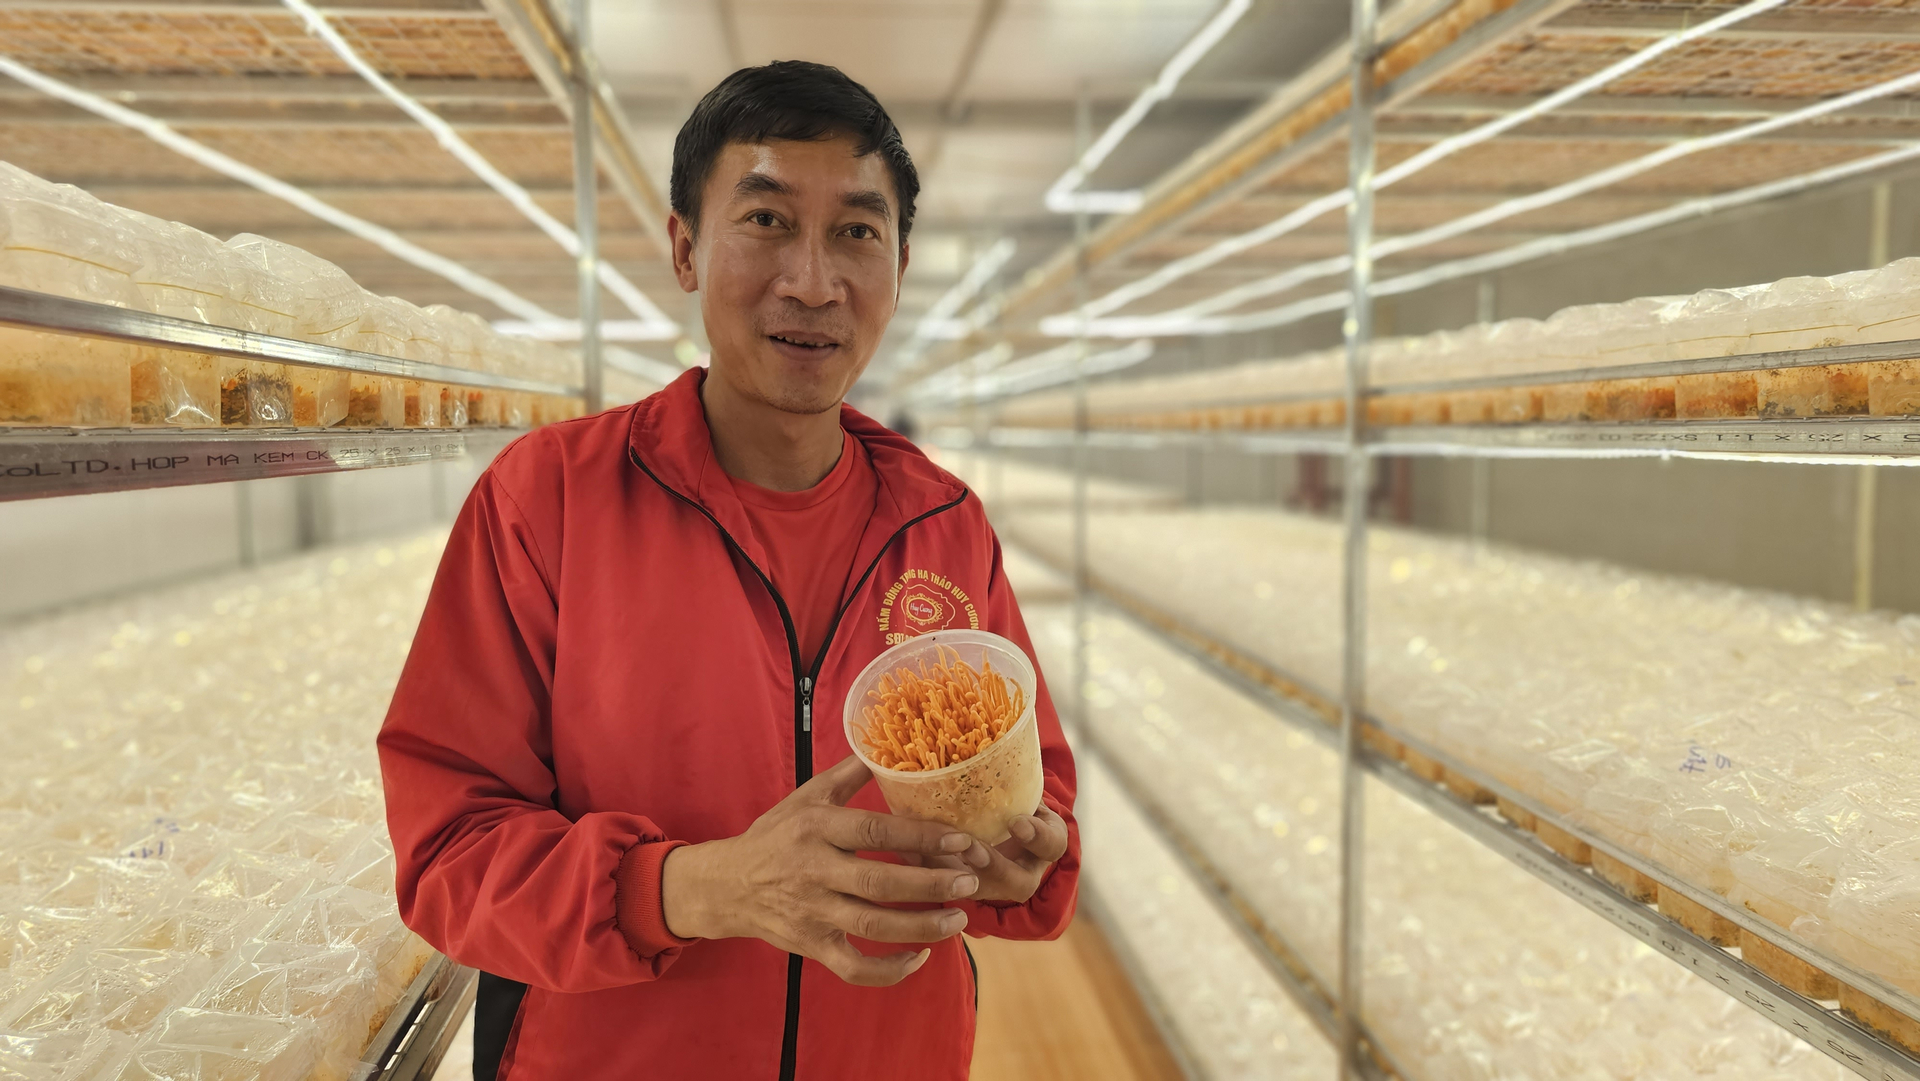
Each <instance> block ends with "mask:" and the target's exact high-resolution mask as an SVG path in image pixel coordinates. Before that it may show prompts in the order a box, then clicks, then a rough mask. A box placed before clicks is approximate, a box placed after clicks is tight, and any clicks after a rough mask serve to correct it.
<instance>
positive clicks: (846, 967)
mask: <svg viewBox="0 0 1920 1081" xmlns="http://www.w3.org/2000/svg"><path fill="white" fill-rule="evenodd" d="M807 956H808V957H811V958H813V959H814V960H816V961H818V962H820V963H821V964H823V965H825V966H827V968H829V969H831V970H832V972H833V974H834V975H836V976H838V977H840V978H841V979H842V980H845V981H846V982H848V983H850V984H854V985H856V986H859V987H891V986H893V985H894V984H896V983H899V982H900V981H901V980H904V979H906V978H907V977H908V976H911V975H913V974H914V973H915V972H918V971H920V966H921V965H924V964H926V963H927V958H929V957H931V956H933V951H932V950H920V951H918V952H914V951H910V950H902V951H901V952H899V953H893V954H888V955H887V956H885V957H868V956H867V955H866V954H864V953H861V952H860V951H859V950H856V949H854V948H853V943H851V942H848V941H847V938H846V936H845V935H840V934H835V935H830V936H828V937H827V938H825V939H823V940H821V941H820V942H817V943H815V944H814V946H813V948H812V949H811V950H809V951H807Z"/></svg>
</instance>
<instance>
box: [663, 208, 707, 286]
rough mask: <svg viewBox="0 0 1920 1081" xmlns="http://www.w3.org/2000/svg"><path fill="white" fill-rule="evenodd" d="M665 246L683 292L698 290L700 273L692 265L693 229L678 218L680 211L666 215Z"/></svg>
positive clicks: (674, 274)
mask: <svg viewBox="0 0 1920 1081" xmlns="http://www.w3.org/2000/svg"><path fill="white" fill-rule="evenodd" d="M667 247H668V248H669V249H671V254H672V256H673V276H674V278H675V279H676V280H677V281H679V283H680V291H681V292H683V293H697V292H699V291H700V274H699V272H698V271H697V270H695V269H694V265H693V230H692V229H689V228H688V227H687V223H686V222H685V221H682V220H681V218H680V212H679V211H677V210H676V211H674V212H673V213H671V214H668V215H667Z"/></svg>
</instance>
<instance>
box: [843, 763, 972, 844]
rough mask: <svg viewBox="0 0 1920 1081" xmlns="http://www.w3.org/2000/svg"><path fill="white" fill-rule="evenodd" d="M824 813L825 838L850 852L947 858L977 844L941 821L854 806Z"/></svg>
mask: <svg viewBox="0 0 1920 1081" xmlns="http://www.w3.org/2000/svg"><path fill="white" fill-rule="evenodd" d="M835 768H836V769H837V768H838V767H835ZM862 768H865V767H862ZM823 811H824V812H825V813H824V814H823V815H822V819H821V828H820V834H821V836H822V837H824V838H825V839H826V842H827V843H828V844H830V845H833V846H834V847H835V848H839V849H843V850H845V851H847V852H918V853H920V854H921V855H923V856H944V855H951V854H953V853H956V852H964V851H966V849H967V847H968V846H969V845H971V844H973V838H971V837H969V836H967V835H966V834H964V833H961V832H960V831H959V830H956V829H954V828H953V827H952V826H943V825H941V824H940V823H938V822H922V821H920V820H919V819H917V818H902V817H900V816H899V815H890V814H880V813H879V812H877V811H862V810H858V809H855V808H852V807H830V808H823Z"/></svg>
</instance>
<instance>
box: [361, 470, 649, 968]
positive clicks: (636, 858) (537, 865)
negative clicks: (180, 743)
mask: <svg viewBox="0 0 1920 1081" xmlns="http://www.w3.org/2000/svg"><path fill="white" fill-rule="evenodd" d="M512 453H513V448H510V449H509V450H508V451H507V452H506V455H510V454H512ZM506 455H503V456H502V457H503V460H504V458H505V457H506ZM499 464H500V463H498V462H496V464H495V467H494V468H493V469H490V470H488V472H487V473H486V474H485V475H483V476H482V477H481V478H480V481H479V483H478V484H477V485H476V486H475V487H474V490H473V493H472V494H471V495H470V496H469V497H468V499H467V503H466V506H465V507H464V508H463V509H462V511H461V513H460V517H459V519H458V521H457V522H456V523H455V525H454V528H453V532H452V535H451V536H450V537H449V538H448V541H447V547H446V552H445V554H444V555H443V556H442V557H441V561H440V569H439V572H438V573H437V574H436V576H435V578H434V582H433V589H432V592H431V593H430V594H429V596H428V599H427V606H426V611H425V613H424V614H423V615H422V616H421V619H420V628H419V630H418V632H417V633H416V634H415V636H414V639H413V645H412V648H411V651H410V652H409V654H408V656H407V663H406V667H405V669H404V670H403V672H402V673H401V676H400V683H399V686H398V687H397V688H396V689H395V691H394V695H393V703H392V705H391V706H390V707H389V709H388V712H387V718H386V723H385V724H384V725H383V726H382V728H381V731H380V740H379V745H380V770H381V776H382V779H383V781H384V783H385V787H386V797H387V825H388V829H389V830H390V831H391V832H392V834H393V847H394V857H395V864H396V877H397V892H398V896H399V902H400V914H401V917H402V919H404V920H405V921H406V924H407V926H408V927H411V928H412V929H413V930H415V931H416V932H418V933H419V934H420V936H421V937H422V938H424V939H426V940H427V941H428V942H429V943H431V944H432V945H433V946H434V947H435V948H436V949H438V950H440V951H441V952H442V953H445V954H446V955H447V956H449V957H451V958H453V959H454V960H456V961H458V962H460V963H461V964H464V965H470V966H473V967H475V968H479V969H481V970H483V971H486V972H490V973H494V974H495V975H499V976H504V977H507V978H508V979H512V980H517V981H520V982H522V983H527V984H531V985H533V986H535V987H540V988H544V989H547V990H552V991H563V992H581V991H595V990H601V989H604V988H609V987H618V986H623V985H626V984H631V983H636V982H639V981H642V980H649V979H653V978H655V977H657V976H659V975H660V974H661V973H662V972H663V971H665V969H666V967H667V966H668V964H670V963H671V962H672V960H673V959H674V957H675V956H677V955H678V953H679V950H678V945H680V944H681V940H678V939H674V938H673V937H672V936H671V935H669V934H668V933H667V932H666V926H665V921H664V919H662V918H661V916H660V900H659V870H660V866H661V865H662V863H663V862H664V860H665V856H666V853H667V852H668V851H670V850H671V847H672V846H671V845H670V844H667V843H665V842H667V840H668V839H667V838H666V837H665V835H664V834H663V833H662V832H661V831H660V829H659V828H658V827H656V826H655V825H654V824H653V822H651V821H650V820H648V819H647V818H645V817H643V816H640V815H635V814H625V813H617V812H594V813H589V814H584V815H582V816H580V818H579V819H577V820H570V819H568V818H567V817H566V816H565V815H563V814H562V813H561V812H560V811H559V810H557V809H556V808H555V804H554V800H555V793H556V788H557V786H556V784H555V780H554V775H553V765H552V752H551V747H552V741H551V731H552V730H551V723H552V717H551V709H550V692H551V689H552V686H553V683H552V679H553V671H554V643H555V636H556V633H557V623H558V618H557V610H556V605H555V600H554V598H555V596H556V595H557V593H556V586H557V579H556V577H555V575H556V573H557V572H558V570H559V568H558V567H557V566H556V565H555V564H554V563H553V562H551V561H552V559H553V558H554V556H555V554H556V553H555V552H554V551H546V552H543V551H542V550H541V544H540V540H541V538H542V537H543V536H545V537H547V538H548V547H549V548H554V549H557V547H558V542H557V539H555V538H557V534H558V526H557V512H556V515H555V520H554V522H551V523H548V524H547V525H546V527H545V531H544V532H543V530H542V529H541V528H537V527H536V525H535V523H534V522H532V521H530V520H529V518H528V516H527V515H526V514H524V513H523V512H522V511H521V508H520V505H519V503H517V502H516V501H515V499H514V497H513V495H512V494H511V493H510V491H509V490H508V488H507V486H506V484H505V483H504V482H503V481H502V479H501V478H500V477H499V476H498V475H497V471H498V469H499ZM648 891H651V892H650V893H649V892H648ZM616 897H618V904H619V911H620V912H621V914H622V917H624V918H616V915H615V913H616Z"/></svg>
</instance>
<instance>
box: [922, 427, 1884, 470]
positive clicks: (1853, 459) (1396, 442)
mask: <svg viewBox="0 0 1920 1081" xmlns="http://www.w3.org/2000/svg"><path fill="white" fill-rule="evenodd" d="M931 438H932V440H933V441H934V442H935V443H937V444H939V445H941V446H944V447H949V448H952V449H956V450H961V449H966V448H968V447H971V446H972V445H973V444H974V442H975V440H976V438H977V437H976V435H975V434H974V433H973V432H971V431H968V430H967V429H963V428H940V429H935V430H934V431H933V432H932V433H931ZM1073 441H1074V435H1073V433H1072V432H1071V431H1068V430H1064V429H1051V428H993V429H989V430H988V432H987V433H986V442H987V445H988V446H991V447H995V448H1021V447H1030V448H1048V447H1066V446H1071V445H1072V444H1073ZM1086 444H1087V445H1088V446H1090V447H1099V448H1103V449H1118V450H1163V449H1177V448H1182V447H1192V448H1195V449H1200V450H1216V451H1227V452H1232V453H1239V454H1338V453H1340V452H1341V451H1342V450H1343V449H1344V448H1345V443H1344V442H1343V440H1342V438H1341V436H1340V435H1339V433H1338V431H1337V430H1336V429H1331V428H1329V429H1324V430H1320V431H1315V430H1313V429H1301V430H1298V431H1293V432H1287V431H1276V432H1234V431H1216V432H1183V431H1172V432H1130V431H1115V430H1112V429H1108V430H1102V431H1091V432H1088V433H1087V435H1086ZM1365 450H1366V453H1367V454H1369V455H1371V456H1373V457H1409V456H1439V457H1479V458H1706V459H1722V460H1725V459H1742V460H1745V459H1753V460H1760V461H1770V462H1779V463H1783V464H1787V463H1792V464H1814V465H1848V464H1851V465H1858V464H1861V463H1863V462H1875V463H1878V464H1881V465H1900V466H1910V465H1920V417H1827V418H1820V417H1810V418H1804V419H1792V420H1751V419H1745V420H1662V421H1644V422H1639V423H1634V422H1620V423H1610V422H1594V423H1589V424H1449V425H1408V426H1406V427H1392V428H1374V429H1371V437H1370V442H1368V443H1367V444H1365Z"/></svg>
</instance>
